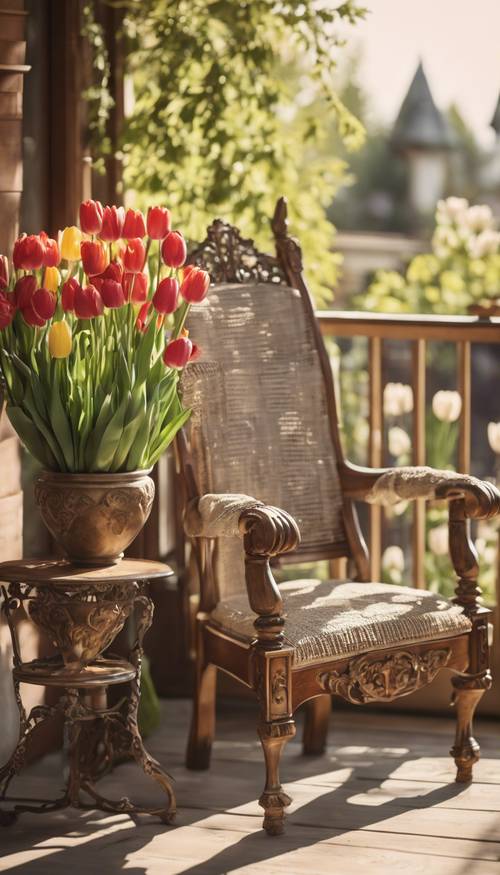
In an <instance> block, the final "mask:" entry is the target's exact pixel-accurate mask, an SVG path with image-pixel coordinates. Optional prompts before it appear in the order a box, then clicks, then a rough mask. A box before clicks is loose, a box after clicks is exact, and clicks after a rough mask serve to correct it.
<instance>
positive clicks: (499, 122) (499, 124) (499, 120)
mask: <svg viewBox="0 0 500 875" xmlns="http://www.w3.org/2000/svg"><path fill="white" fill-rule="evenodd" d="M490 125H491V127H492V128H493V130H494V131H495V133H496V134H497V135H500V94H499V95H498V100H497V105H496V108H495V112H494V113H493V118H492V119H491V121H490Z"/></svg>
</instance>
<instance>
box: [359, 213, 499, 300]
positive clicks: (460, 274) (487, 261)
mask: <svg viewBox="0 0 500 875" xmlns="http://www.w3.org/2000/svg"><path fill="white" fill-rule="evenodd" d="M499 288H500V234H499V233H498V232H497V231H496V230H495V226H494V220H493V216H492V213H491V210H490V208H489V207H488V206H482V205H477V206H469V204H468V201H466V200H465V199H464V198H448V199H447V200H445V201H439V203H438V206H437V210H436V229H435V231H434V235H433V238H432V252H430V253H425V254H423V255H417V256H415V258H414V259H413V260H412V261H411V262H410V264H409V266H408V268H407V270H406V273H405V274H404V275H403V274H400V273H398V272H397V271H393V270H383V271H378V272H377V274H376V276H375V279H374V280H373V282H372V283H371V285H370V286H369V287H368V289H367V291H366V292H365V293H363V294H362V295H359V296H358V298H357V300H356V301H355V305H356V306H358V307H359V308H360V309H363V310H372V311H373V310H375V311H377V312H384V313H441V314H457V313H464V312H466V311H467V307H468V306H469V305H470V304H474V303H486V304H487V303H489V302H491V300H492V299H495V298H497V297H498V294H499V291H498V290H499Z"/></svg>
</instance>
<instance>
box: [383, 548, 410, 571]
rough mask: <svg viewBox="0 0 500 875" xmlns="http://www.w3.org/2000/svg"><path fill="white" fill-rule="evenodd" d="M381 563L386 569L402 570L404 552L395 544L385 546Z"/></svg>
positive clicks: (403, 566)
mask: <svg viewBox="0 0 500 875" xmlns="http://www.w3.org/2000/svg"><path fill="white" fill-rule="evenodd" d="M382 565H383V566H384V568H387V570H388V571H404V568H405V554H404V553H403V551H402V549H401V547H398V546H397V545H396V544H394V546H392V547H386V549H385V550H384V552H383V554H382Z"/></svg>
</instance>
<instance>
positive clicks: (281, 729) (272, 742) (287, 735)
mask: <svg viewBox="0 0 500 875" xmlns="http://www.w3.org/2000/svg"><path fill="white" fill-rule="evenodd" d="M258 732H259V738H260V740H261V743H262V747H263V750H264V759H265V761H266V786H265V787H264V792H263V794H262V796H261V797H260V799H259V805H261V806H262V808H263V809H264V812H265V813H264V821H263V824H262V825H263V827H264V829H265V830H266V832H267V834H268V835H281V833H283V832H284V822H285V808H287V806H288V805H290V803H291V801H292V800H291V799H290V797H289V796H287V794H286V793H285V792H284V791H283V788H282V786H281V783H280V776H279V763H280V758H281V752H282V750H283V748H284V746H285V744H286V743H287V741H290V739H291V738H293V737H294V735H295V721H294V720H292V719H289V720H283V721H277V720H276V721H273V722H272V723H265V722H262V723H260V724H259V728H258Z"/></svg>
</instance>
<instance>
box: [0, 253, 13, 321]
mask: <svg viewBox="0 0 500 875" xmlns="http://www.w3.org/2000/svg"><path fill="white" fill-rule="evenodd" d="M2 257H5V256H2ZM15 313H16V308H15V306H14V304H13V303H12V301H11V300H9V298H8V297H7V295H4V294H2V292H0V330H1V329H3V328H7V326H8V325H10V323H11V322H12V320H13V318H14V316H15Z"/></svg>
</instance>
